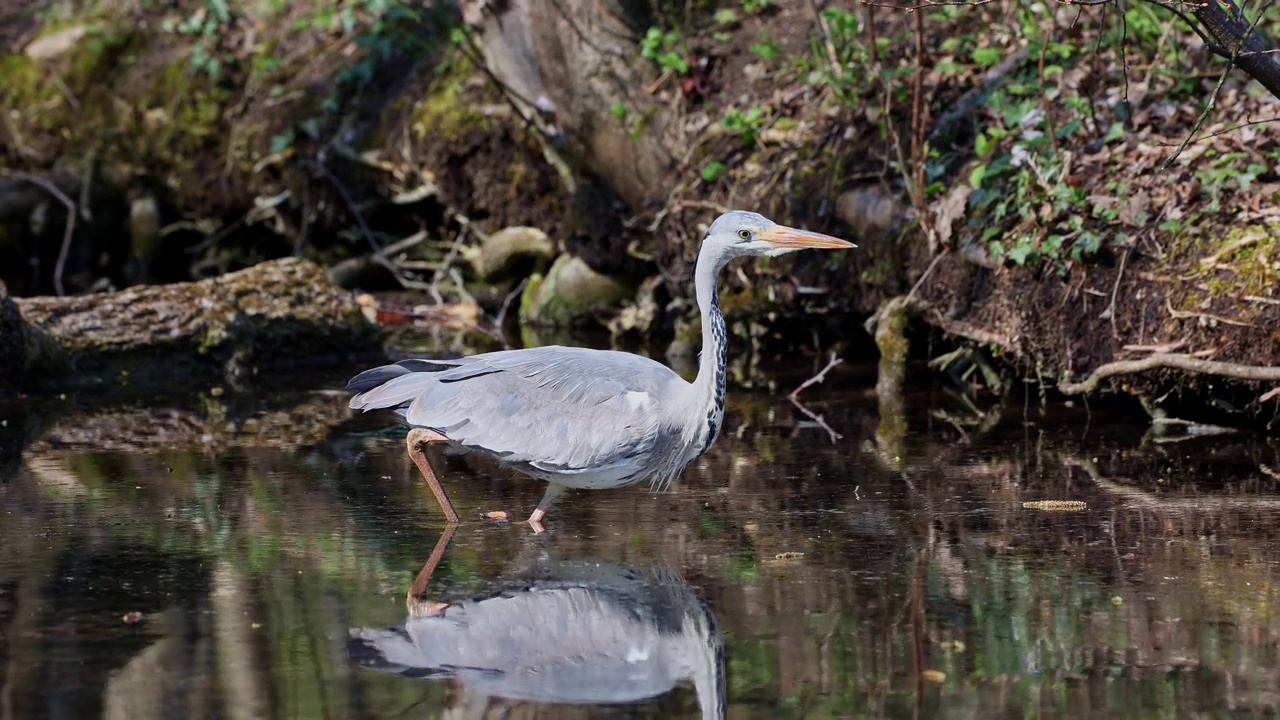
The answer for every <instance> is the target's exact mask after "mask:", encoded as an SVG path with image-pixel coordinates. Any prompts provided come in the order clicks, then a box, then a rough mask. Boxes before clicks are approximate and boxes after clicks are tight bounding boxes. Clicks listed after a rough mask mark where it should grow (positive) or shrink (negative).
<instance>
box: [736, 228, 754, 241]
mask: <svg viewBox="0 0 1280 720" xmlns="http://www.w3.org/2000/svg"><path fill="white" fill-rule="evenodd" d="M738 237H740V238H742V239H743V240H750V239H751V231H750V230H739V231H738Z"/></svg>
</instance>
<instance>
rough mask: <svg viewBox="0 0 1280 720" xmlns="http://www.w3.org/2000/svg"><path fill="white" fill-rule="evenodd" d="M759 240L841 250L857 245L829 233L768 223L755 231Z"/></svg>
mask: <svg viewBox="0 0 1280 720" xmlns="http://www.w3.org/2000/svg"><path fill="white" fill-rule="evenodd" d="M756 234H757V236H758V237H759V238H760V239H761V240H766V241H768V242H770V243H773V244H774V245H776V246H778V247H781V248H820V249H823V250H843V249H845V248H855V247H858V246H857V245H854V244H853V243H851V242H849V241H848V240H841V239H840V238H837V237H831V236H830V235H823V234H822V233H816V232H810V231H808V230H798V229H796V228H793V227H787V226H786V225H770V226H769V227H767V228H765V229H763V230H761V231H759V232H758V233H756Z"/></svg>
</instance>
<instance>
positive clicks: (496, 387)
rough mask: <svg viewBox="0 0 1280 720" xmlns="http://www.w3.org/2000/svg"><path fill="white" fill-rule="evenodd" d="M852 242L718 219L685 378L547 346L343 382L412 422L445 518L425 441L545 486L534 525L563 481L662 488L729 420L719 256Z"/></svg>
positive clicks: (697, 281) (445, 502)
mask: <svg viewBox="0 0 1280 720" xmlns="http://www.w3.org/2000/svg"><path fill="white" fill-rule="evenodd" d="M851 247H856V246H855V245H854V244H853V243H851V242H848V241H846V240H840V239H838V238H834V237H831V236H830V235H823V234H821V233H816V232H809V231H807V230H799V229H796V228H792V227H787V226H785V225H778V224H777V223H774V222H773V221H771V220H769V219H768V218H766V217H764V216H762V215H759V214H757V213H753V212H745V211H741V210H735V211H731V212H727V213H725V214H723V215H721V216H720V217H718V218H716V220H715V222H713V223H712V224H711V227H710V228H709V229H708V231H707V236H706V238H705V239H704V240H703V241H702V247H701V248H700V249H699V251H698V260H697V264H696V265H695V267H694V293H695V295H696V297H697V301H698V308H699V310H700V311H701V313H702V354H701V358H700V360H699V365H698V374H697V376H696V377H695V379H694V381H693V382H692V383H690V382H687V381H685V380H684V378H682V377H680V376H679V375H677V374H676V373H675V372H674V371H672V370H671V369H670V368H668V367H667V366H665V365H662V364H661V363H658V362H656V361H654V360H651V359H649V358H645V357H641V356H639V355H633V354H630V353H625V352H618V351H613V350H594V349H588V348H577V347H561V346H555V345H553V346H547V347H537V348H526V349H521V350H503V351H498V352H490V353H483V354H480V355H472V356H469V357H463V358H459V359H456V360H422V359H414V360H402V361H401V362H398V363H395V364H394V365H383V366H381V367H376V368H372V369H369V370H366V371H364V372H362V373H360V374H359V375H356V376H355V377H353V378H352V379H351V381H350V382H349V383H348V384H347V389H348V390H350V391H353V392H355V393H356V394H355V396H354V397H352V398H351V407H352V408H356V409H359V410H364V411H367V410H373V409H378V408H391V409H394V410H395V411H396V412H397V413H398V414H399V415H400V417H401V418H402V419H403V420H404V421H405V422H406V423H407V424H408V425H410V426H411V428H412V429H411V430H410V431H409V434H408V437H407V439H406V442H407V445H408V449H409V456H410V457H411V458H412V459H413V462H414V464H415V465H417V466H418V469H419V470H420V471H421V472H422V476H423V477H424V478H425V479H426V481H427V484H428V485H429V486H430V488H431V492H432V493H433V494H434V495H435V498H436V500H437V501H438V502H439V503H440V506H441V508H443V509H444V512H445V516H446V518H447V520H448V522H450V523H456V522H458V514H457V513H456V512H454V510H453V505H452V504H451V503H450V502H449V499H448V497H447V496H446V495H445V493H444V489H443V488H442V487H441V486H440V482H439V480H438V478H437V477H436V474H435V472H434V471H433V470H432V469H431V464H430V463H429V462H428V460H427V457H426V455H425V454H424V450H425V448H426V447H427V446H428V445H430V444H431V443H447V444H452V445H454V446H459V447H462V448H466V449H469V450H475V451H479V452H481V453H483V454H485V455H488V456H490V457H492V458H494V459H495V460H497V461H498V462H500V463H502V464H504V465H506V466H508V467H511V468H514V469H516V470H518V471H520V472H522V473H524V474H526V475H528V476H530V477H533V478H536V479H538V480H543V481H546V482H547V483H548V486H547V490H546V492H545V493H544V494H543V496H542V500H541V502H539V503H538V507H537V509H535V510H534V511H533V514H532V515H530V516H529V524H530V525H531V526H532V527H533V529H534V530H535V531H538V532H540V531H541V530H542V524H541V520H542V518H543V517H544V516H545V515H546V513H547V511H548V510H549V509H550V508H551V505H552V503H554V502H555V500H556V498H557V497H558V496H559V495H560V494H561V493H562V492H564V490H565V488H580V489H602V488H619V487H625V486H628V485H632V484H634V483H638V482H640V481H642V480H645V479H648V480H649V481H650V485H651V487H654V488H655V489H662V488H665V487H667V486H668V485H670V483H671V481H672V480H673V479H674V478H675V477H676V476H677V475H679V474H680V472H681V471H682V470H683V469H684V468H685V466H686V465H688V464H689V463H690V462H692V461H693V460H694V459H695V458H697V457H698V456H700V455H702V454H703V453H704V452H706V451H707V449H708V448H709V447H710V446H711V443H712V442H714V441H715V439H716V436H717V435H718V434H719V432H720V425H721V423H722V422H723V420H724V393H725V362H726V357H725V353H726V349H727V347H728V346H727V342H726V337H725V324H724V316H723V315H721V313H720V302H719V298H718V296H717V291H716V286H717V280H718V277H719V274H720V270H721V269H722V268H723V267H724V266H725V264H726V263H728V262H729V261H730V260H732V259H733V258H736V257H742V256H765V257H773V256H777V255H782V254H785V253H789V252H792V251H795V250H800V249H803V248H825V249H838V248H851Z"/></svg>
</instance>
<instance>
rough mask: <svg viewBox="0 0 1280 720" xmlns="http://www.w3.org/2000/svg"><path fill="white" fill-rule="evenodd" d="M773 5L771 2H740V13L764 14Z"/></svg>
mask: <svg viewBox="0 0 1280 720" xmlns="http://www.w3.org/2000/svg"><path fill="white" fill-rule="evenodd" d="M771 5H773V0H742V11H743V12H745V13H747V14H748V15H755V14H756V13H761V12H764V11H765V10H768V9H769V6H771Z"/></svg>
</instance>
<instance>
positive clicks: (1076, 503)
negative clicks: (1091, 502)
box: [1022, 500, 1088, 512]
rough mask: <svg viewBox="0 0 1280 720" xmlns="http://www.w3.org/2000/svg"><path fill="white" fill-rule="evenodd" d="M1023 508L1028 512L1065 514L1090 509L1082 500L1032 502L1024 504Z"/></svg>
mask: <svg viewBox="0 0 1280 720" xmlns="http://www.w3.org/2000/svg"><path fill="white" fill-rule="evenodd" d="M1022 507H1024V508H1027V509H1028V510H1057V511H1065V512H1074V511H1078V510H1084V509H1085V508H1087V507H1088V505H1085V503H1084V502H1083V501H1081V500H1031V501H1029V502H1024V503H1022Z"/></svg>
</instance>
